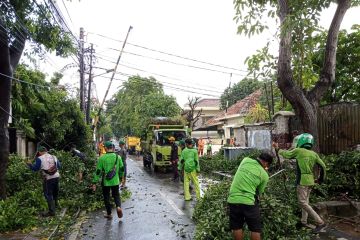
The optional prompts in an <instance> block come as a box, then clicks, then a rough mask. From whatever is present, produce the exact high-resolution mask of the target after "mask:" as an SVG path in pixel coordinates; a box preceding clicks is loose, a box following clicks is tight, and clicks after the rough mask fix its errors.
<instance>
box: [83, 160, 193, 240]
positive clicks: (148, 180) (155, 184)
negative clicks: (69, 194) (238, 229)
mask: <svg viewBox="0 0 360 240" xmlns="http://www.w3.org/2000/svg"><path fill="white" fill-rule="evenodd" d="M131 158H132V159H134V160H132V159H128V161H127V163H128V178H127V187H128V188H129V189H130V191H131V192H132V196H131V198H130V199H128V200H126V201H125V202H124V203H123V204H122V208H123V212H124V216H123V218H122V219H121V220H119V219H118V218H117V215H116V212H115V210H113V219H112V220H107V219H105V218H104V217H103V215H104V213H103V210H100V211H97V212H94V213H91V214H90V215H89V217H88V220H87V221H86V222H85V223H84V224H83V225H82V227H81V230H80V233H79V235H78V238H77V239H126V240H133V239H134V240H148V239H149V240H150V239H159V240H162V239H164V240H165V239H166V240H172V239H192V236H193V232H194V223H193V222H192V220H191V215H192V212H193V208H194V206H195V202H194V201H190V202H185V201H184V200H183V198H184V196H183V195H181V194H182V192H183V188H182V184H181V183H179V182H172V181H171V174H170V173H156V174H155V173H153V172H152V171H151V170H149V169H144V168H143V166H142V161H139V160H136V158H135V157H131ZM194 198H195V197H193V199H194Z"/></svg>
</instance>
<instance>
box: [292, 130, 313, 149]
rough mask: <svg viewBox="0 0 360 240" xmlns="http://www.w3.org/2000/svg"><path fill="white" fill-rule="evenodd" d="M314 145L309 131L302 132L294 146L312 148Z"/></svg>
mask: <svg viewBox="0 0 360 240" xmlns="http://www.w3.org/2000/svg"><path fill="white" fill-rule="evenodd" d="M312 146H314V137H313V136H312V135H311V134H310V133H303V134H301V135H300V136H299V138H298V140H297V144H296V147H298V148H299V147H307V148H312Z"/></svg>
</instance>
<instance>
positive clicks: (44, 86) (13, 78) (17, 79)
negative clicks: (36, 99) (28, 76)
mask: <svg viewBox="0 0 360 240" xmlns="http://www.w3.org/2000/svg"><path fill="white" fill-rule="evenodd" d="M0 75H2V76H4V77H8V78H11V79H12V80H15V81H18V82H22V83H26V84H29V85H33V86H36V87H43V88H51V86H46V85H40V84H36V83H31V82H28V81H24V80H21V79H19V78H15V77H11V76H9V75H6V74H3V73H0Z"/></svg>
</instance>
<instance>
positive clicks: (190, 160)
mask: <svg viewBox="0 0 360 240" xmlns="http://www.w3.org/2000/svg"><path fill="white" fill-rule="evenodd" d="M185 144H186V148H185V149H184V150H183V151H182V152H181V157H180V163H179V165H178V169H179V170H180V171H181V170H182V169H184V197H185V201H190V200H191V195H190V180H191V182H192V183H193V184H194V187H195V192H196V198H197V199H200V185H199V180H198V177H197V174H198V173H199V172H200V164H199V155H198V152H197V150H196V149H195V148H193V141H192V139H189V138H188V139H186V140H185Z"/></svg>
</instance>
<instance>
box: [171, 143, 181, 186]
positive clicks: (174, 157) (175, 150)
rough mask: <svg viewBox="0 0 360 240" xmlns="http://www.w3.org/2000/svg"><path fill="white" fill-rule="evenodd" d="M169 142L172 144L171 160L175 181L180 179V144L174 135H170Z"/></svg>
mask: <svg viewBox="0 0 360 240" xmlns="http://www.w3.org/2000/svg"><path fill="white" fill-rule="evenodd" d="M169 142H170V145H171V152H170V162H171V166H172V171H173V174H174V176H173V181H174V182H175V181H178V180H179V172H178V169H177V165H178V160H179V152H178V146H177V145H176V143H175V138H174V137H172V136H171V137H169Z"/></svg>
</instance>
